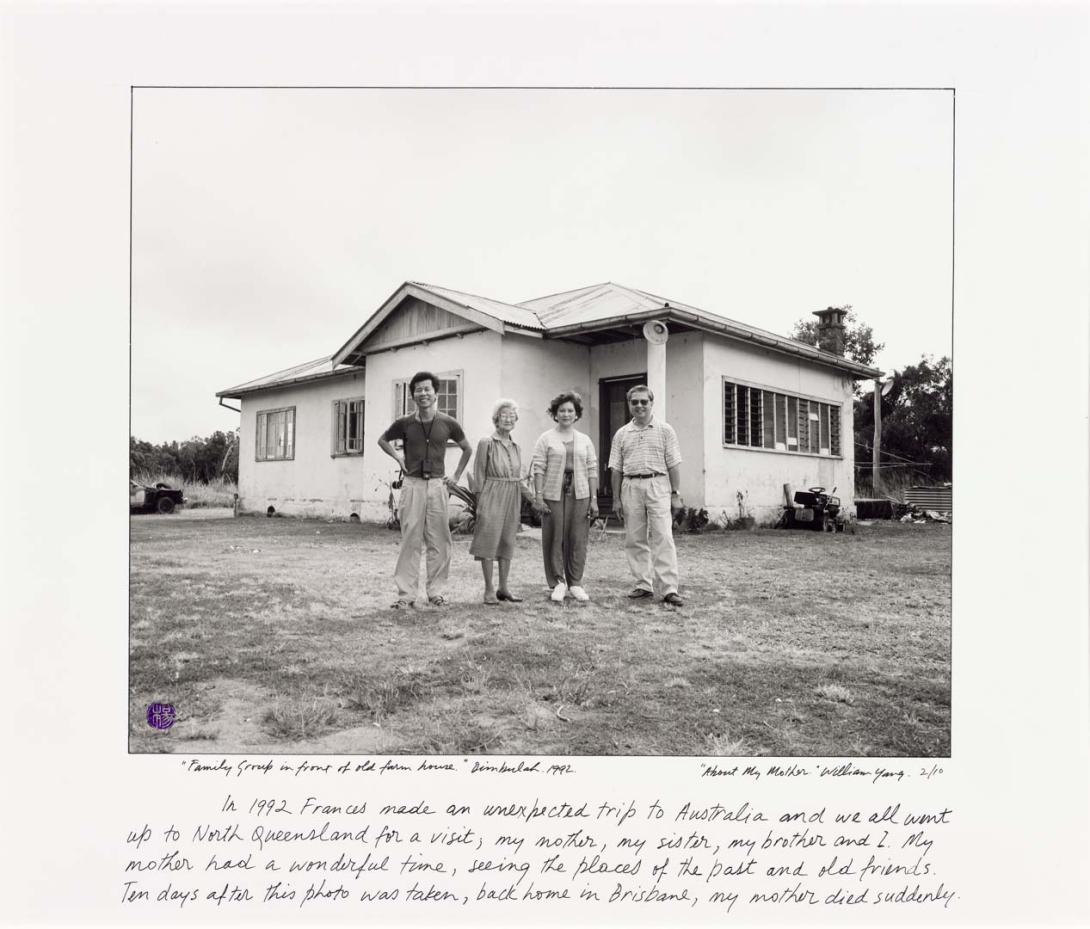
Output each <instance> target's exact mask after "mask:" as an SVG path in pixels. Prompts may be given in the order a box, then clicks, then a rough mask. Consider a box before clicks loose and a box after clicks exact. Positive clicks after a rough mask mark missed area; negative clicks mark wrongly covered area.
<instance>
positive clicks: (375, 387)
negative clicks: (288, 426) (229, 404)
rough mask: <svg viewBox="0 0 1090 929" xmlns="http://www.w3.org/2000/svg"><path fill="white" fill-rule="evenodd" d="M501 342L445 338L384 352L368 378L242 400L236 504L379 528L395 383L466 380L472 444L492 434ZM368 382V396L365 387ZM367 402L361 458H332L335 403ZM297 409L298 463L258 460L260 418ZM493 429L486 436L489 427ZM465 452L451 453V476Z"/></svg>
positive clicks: (370, 365)
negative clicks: (417, 378) (385, 436)
mask: <svg viewBox="0 0 1090 929" xmlns="http://www.w3.org/2000/svg"><path fill="white" fill-rule="evenodd" d="M500 348H501V339H500V336H499V335H497V334H496V333H494V332H481V333H472V334H470V335H466V336H463V337H462V338H457V337H455V338H446V339H438V340H435V341H432V342H429V343H428V344H427V345H418V346H412V347H410V348H402V349H398V350H397V351H387V352H379V353H377V354H375V355H370V356H368V358H367V368H366V374H365V375H363V374H353V375H346V376H344V377H338V378H334V379H330V380H323V381H318V382H315V383H310V384H300V385H296V386H294V387H286V388H281V389H278V390H268V391H262V392H261V393H260V394H258V395H254V396H250V397H247V398H244V399H243V401H242V405H241V409H242V423H241V425H242V430H241V441H242V449H243V454H242V456H241V458H242V461H241V463H240V467H239V497H240V505H241V507H242V509H243V510H244V511H250V512H262V513H263V512H265V511H266V510H267V508H268V507H269V506H273V507H275V508H276V510H277V512H279V513H284V514H286V515H293V516H324V517H342V518H343V517H347V516H348V515H349V514H351V513H357V514H358V515H359V516H360V518H361V519H364V520H371V521H379V520H383V519H385V518H386V516H387V515H388V513H389V510H388V506H387V501H388V498H389V493H390V486H389V485H390V482H391V481H392V480H393V479H394V478H396V477H397V465H396V464H395V462H394V461H393V459H392V458H390V457H388V456H387V455H385V454H384V453H383V451H382V450H381V449H380V448H379V447H378V439H379V436H380V435H382V433H383V432H384V431H385V430H386V429H387V427H388V426H389V425H390V424H391V423H392V422H393V421H394V381H395V380H398V379H408V378H411V377H412V376H413V374H415V373H416V372H417V371H420V370H428V371H432V372H433V373H435V374H439V375H442V374H445V373H446V372H448V371H460V372H461V373H462V393H463V396H462V420H463V422H462V426H463V428H464V429H465V431H466V437H467V438H468V439H469V440H470V442H471V444H474V445H475V444H476V440H477V439H478V438H480V437H481V436H482V435H486V434H488V432H490V431H491V420H490V419H489V414H490V413H491V410H492V404H493V403H494V402H495V401H496V399H497V398H499V397H500V396H502V394H501V393H500ZM365 379H366V390H365V389H364V380H365ZM358 396H364V397H365V398H366V399H365V404H364V427H363V429H364V440H363V454H362V455H351V456H343V457H336V458H334V457H333V456H332V428H333V409H332V404H333V401H334V400H341V399H347V398H350V397H358ZM285 406H295V408H296V411H295V459H294V460H293V461H255V460H254V458H255V430H256V422H257V413H258V412H260V411H262V410H269V409H277V408H280V407H285ZM485 423H487V424H488V432H486V431H485V426H484V424H485ZM460 454H461V451H460V449H458V448H456V447H452V448H449V449H448V450H447V473H448V474H452V473H453V471H454V469H455V467H456V466H457V463H458V457H459V455H460Z"/></svg>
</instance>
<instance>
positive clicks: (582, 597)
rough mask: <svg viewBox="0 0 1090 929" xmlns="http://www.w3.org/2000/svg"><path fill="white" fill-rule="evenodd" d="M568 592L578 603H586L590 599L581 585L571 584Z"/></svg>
mask: <svg viewBox="0 0 1090 929" xmlns="http://www.w3.org/2000/svg"><path fill="white" fill-rule="evenodd" d="M568 592H569V593H570V594H571V595H572V596H573V597H575V599H576V600H578V601H579V602H580V603H586V602H587V601H588V600H589V599H590V595H589V594H588V593H587V592H586V591H585V590H583V588H582V587H576V586H574V585H572V586H571V587H569V588H568Z"/></svg>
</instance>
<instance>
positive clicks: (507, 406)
mask: <svg viewBox="0 0 1090 929" xmlns="http://www.w3.org/2000/svg"><path fill="white" fill-rule="evenodd" d="M504 410H512V411H513V412H514V414H515V415H516V416H518V415H519V405H518V404H517V403H516V402H515V401H514V400H508V399H506V398H504V399H502V400H497V401H496V405H495V406H494V407H492V425H493V426H497V425H499V422H500V413H502V412H503V411H504Z"/></svg>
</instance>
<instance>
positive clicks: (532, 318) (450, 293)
mask: <svg viewBox="0 0 1090 929" xmlns="http://www.w3.org/2000/svg"><path fill="white" fill-rule="evenodd" d="M409 283H411V284H415V285H416V286H417V287H420V288H422V289H424V290H429V291H431V292H432V293H433V294H436V295H437V296H440V297H445V298H446V299H447V300H453V301H454V302H455V303H459V304H461V305H462V306H468V307H470V308H471V309H474V310H477V311H478V312H479V313H486V314H487V315H489V316H492V317H494V318H495V319H498V320H501V321H502V322H505V323H511V324H512V325H514V326H521V327H523V328H524V329H536V330H537V331H538V332H540V331H541V330H542V329H544V328H545V327H544V326H543V325H542V324H541V320H540V319H538V317H537V315H536V314H535V313H534V312H533V311H532V310H528V309H526V308H525V307H521V306H515V305H513V304H511V303H503V302H501V301H499V300H490V299H489V298H488V297H480V296H478V295H477V294H467V293H462V291H460V290H451V289H450V288H449V287H436V286H435V285H434V284H424V283H421V282H420V281H410V282H409Z"/></svg>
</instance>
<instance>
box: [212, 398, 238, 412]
mask: <svg viewBox="0 0 1090 929" xmlns="http://www.w3.org/2000/svg"><path fill="white" fill-rule="evenodd" d="M216 396H217V397H219V398H220V406H222V407H226V408H227V409H229V410H234V411H235V412H236V413H241V412H242V410H240V409H238V408H237V407H233V406H231V404H229V403H224V402H223V397H222V396H220V395H219V394H216ZM231 399H232V400H234V399H235V398H234V397H232V398H231Z"/></svg>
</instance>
